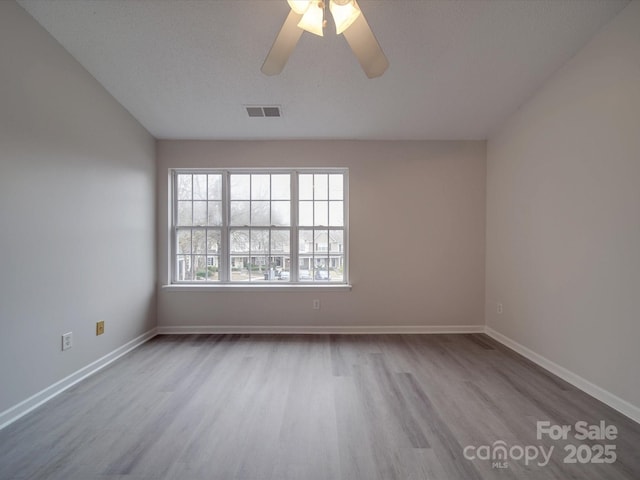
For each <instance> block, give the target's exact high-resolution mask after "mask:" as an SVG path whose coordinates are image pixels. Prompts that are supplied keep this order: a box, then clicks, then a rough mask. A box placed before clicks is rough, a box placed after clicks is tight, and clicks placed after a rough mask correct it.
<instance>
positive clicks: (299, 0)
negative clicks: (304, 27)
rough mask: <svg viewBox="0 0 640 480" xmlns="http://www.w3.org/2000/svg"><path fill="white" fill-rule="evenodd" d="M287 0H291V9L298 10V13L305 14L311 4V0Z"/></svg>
mask: <svg viewBox="0 0 640 480" xmlns="http://www.w3.org/2000/svg"><path fill="white" fill-rule="evenodd" d="M287 2H289V6H290V7H291V10H293V11H294V12H296V13H297V14H298V15H303V14H304V12H306V11H307V9H308V8H309V5H310V4H311V0H287Z"/></svg>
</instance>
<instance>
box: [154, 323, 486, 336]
mask: <svg viewBox="0 0 640 480" xmlns="http://www.w3.org/2000/svg"><path fill="white" fill-rule="evenodd" d="M233 333H245V334H249V333H251V334H265V333H272V334H283V335H286V334H325V335H326V334H345V335H346V334H354V335H355V334H359V335H366V334H394V333H395V334H412V333H413V334H423V333H429V334H432V333H484V325H388V326H387V325H384V326H378V325H368V326H346V325H340V326H335V325H327V326H316V325H307V326H284V325H283V326H273V325H270V326H259V325H250V326H249V325H243V326H238V325H203V326H163V327H158V335H168V334H178V335H189V334H233Z"/></svg>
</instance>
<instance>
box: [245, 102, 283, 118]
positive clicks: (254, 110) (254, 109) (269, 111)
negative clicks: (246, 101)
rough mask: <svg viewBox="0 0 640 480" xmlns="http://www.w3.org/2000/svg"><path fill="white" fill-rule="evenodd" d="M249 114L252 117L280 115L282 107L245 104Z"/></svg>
mask: <svg viewBox="0 0 640 480" xmlns="http://www.w3.org/2000/svg"><path fill="white" fill-rule="evenodd" d="M244 108H246V109H247V114H248V115H249V116H250V117H279V116H280V113H281V112H280V107H279V106H277V105H269V106H253V105H252V106H245V107H244Z"/></svg>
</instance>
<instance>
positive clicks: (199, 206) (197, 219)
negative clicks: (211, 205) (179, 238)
mask: <svg viewBox="0 0 640 480" xmlns="http://www.w3.org/2000/svg"><path fill="white" fill-rule="evenodd" d="M193 224H194V225H203V226H204V225H206V224H207V202H193Z"/></svg>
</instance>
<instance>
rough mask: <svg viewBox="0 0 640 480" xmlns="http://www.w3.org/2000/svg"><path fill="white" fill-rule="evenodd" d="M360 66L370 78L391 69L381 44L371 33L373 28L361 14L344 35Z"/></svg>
mask: <svg viewBox="0 0 640 480" xmlns="http://www.w3.org/2000/svg"><path fill="white" fill-rule="evenodd" d="M342 34H343V35H344V38H346V40H347V43H348V44H349V46H350V47H351V50H352V51H353V53H354V55H355V56H356V57H357V58H358V61H359V62H360V66H361V67H362V69H363V70H364V73H366V74H367V77H369V78H375V77H379V76H380V75H382V74H383V73H384V72H385V70H386V69H387V68H388V67H389V60H387V57H385V55H384V52H383V51H382V48H380V44H379V43H378V41H377V40H376V37H375V35H374V34H373V32H372V31H371V27H369V24H368V23H367V20H366V19H365V18H364V14H360V15H359V16H358V18H357V19H356V21H355V22H353V24H351V26H350V27H349V28H347V29H346V30H345V31H344V32H343V33H342Z"/></svg>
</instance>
